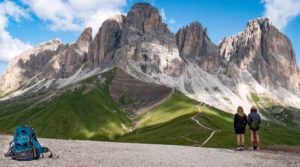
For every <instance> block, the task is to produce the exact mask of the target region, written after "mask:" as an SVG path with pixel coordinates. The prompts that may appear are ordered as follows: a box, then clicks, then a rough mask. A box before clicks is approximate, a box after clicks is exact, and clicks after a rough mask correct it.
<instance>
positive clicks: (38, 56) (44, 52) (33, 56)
mask: <svg viewBox="0 0 300 167" xmlns="http://www.w3.org/2000/svg"><path fill="white" fill-rule="evenodd" d="M60 47H62V43H61V42H60V41H58V40H52V41H49V42H46V43H43V44H41V45H39V46H37V47H34V48H31V49H28V50H26V51H24V52H23V53H21V54H20V55H19V56H17V57H15V58H14V59H13V60H12V61H11V62H10V64H9V66H8V69H7V71H6V72H5V74H4V75H3V76H2V77H1V83H0V84H1V90H2V91H5V90H15V89H17V88H19V87H20V86H22V85H23V84H24V83H26V82H28V81H29V80H30V79H32V78H33V77H34V76H36V75H38V74H39V73H40V72H41V71H44V67H45V66H46V65H47V63H48V62H49V61H50V60H51V59H52V57H53V56H54V55H55V54H56V53H57V50H58V49H59V48H60Z"/></svg>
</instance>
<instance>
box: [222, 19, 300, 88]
mask: <svg viewBox="0 0 300 167" xmlns="http://www.w3.org/2000/svg"><path fill="white" fill-rule="evenodd" d="M220 53H221V56H222V59H223V65H224V66H226V68H227V71H226V75H228V76H233V75H234V73H232V71H233V70H231V69H232V68H233V67H237V68H238V69H241V70H247V71H249V72H250V73H251V74H252V76H253V77H254V78H255V79H256V80H257V81H258V82H259V83H260V84H261V85H263V86H264V87H265V88H268V89H272V88H278V87H279V86H281V87H283V88H286V89H288V90H290V91H293V92H299V83H300V82H299V81H300V80H299V78H300V77H299V70H298V67H297V64H296V59H295V53H294V50H293V47H292V44H291V42H290V40H289V39H288V38H287V37H286V36H285V35H284V34H282V33H280V32H279V31H278V30H277V29H276V28H275V27H274V26H273V25H272V24H271V22H270V21H269V19H267V18H263V19H256V20H253V21H249V22H248V24H247V27H246V29H245V30H244V31H243V32H242V33H240V34H238V35H236V36H232V37H229V38H225V39H224V40H223V41H222V43H221V44H220Z"/></svg>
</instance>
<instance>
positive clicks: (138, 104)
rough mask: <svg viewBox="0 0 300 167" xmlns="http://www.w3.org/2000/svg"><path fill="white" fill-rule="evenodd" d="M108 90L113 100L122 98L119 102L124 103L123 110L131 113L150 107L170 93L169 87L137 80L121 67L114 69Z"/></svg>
mask: <svg viewBox="0 0 300 167" xmlns="http://www.w3.org/2000/svg"><path fill="white" fill-rule="evenodd" d="M109 91H110V94H111V96H112V97H113V99H114V100H115V101H117V102H120V101H122V100H123V101H122V102H120V103H124V104H125V106H124V107H125V111H127V112H132V113H135V112H136V111H140V110H141V109H144V108H148V107H151V106H153V105H155V104H157V103H159V102H160V101H161V100H163V99H165V98H166V97H168V96H169V95H170V94H171V93H172V89H171V88H167V87H165V86H161V85H157V84H153V83H145V82H143V81H139V80H137V79H135V78H133V77H132V76H130V75H128V74H127V73H126V72H124V71H123V70H121V69H116V72H115V78H114V79H113V81H112V84H111V86H110V89H109Z"/></svg>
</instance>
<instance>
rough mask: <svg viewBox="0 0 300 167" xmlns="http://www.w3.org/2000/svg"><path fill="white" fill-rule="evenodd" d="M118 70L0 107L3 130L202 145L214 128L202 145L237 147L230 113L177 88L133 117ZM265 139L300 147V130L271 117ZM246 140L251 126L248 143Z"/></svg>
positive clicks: (264, 125) (269, 142)
mask: <svg viewBox="0 0 300 167" xmlns="http://www.w3.org/2000/svg"><path fill="white" fill-rule="evenodd" d="M114 73H115V71H114V70H112V71H109V72H106V73H104V74H101V75H97V76H93V77H91V78H89V79H86V80H84V81H82V82H80V83H79V84H76V85H73V86H70V87H68V88H65V89H63V90H61V91H60V94H59V95H56V96H55V97H54V98H53V99H52V100H49V101H41V102H39V103H37V101H36V100H34V101H33V100H32V99H30V98H28V99H24V100H22V101H20V100H19V101H17V102H11V103H9V104H6V105H1V106H0V131H1V132H4V133H13V130H14V128H15V127H16V126H18V125H30V126H32V127H33V128H34V129H35V130H36V132H37V134H38V136H40V137H49V138H65V139H69V138H71V139H88V140H109V141H116V142H135V143H157V144H178V145H197V146H199V145H202V144H203V143H204V141H206V140H207V138H208V137H209V136H210V135H211V134H212V132H213V131H214V130H220V131H218V132H215V133H214V135H213V136H212V138H211V139H210V140H209V141H208V142H207V143H206V144H205V145H204V146H206V147H224V148H232V147H235V135H234V132H233V125H232V122H233V115H232V114H229V113H226V112H223V111H220V110H217V109H215V108H212V107H210V106H207V105H205V104H203V103H199V102H197V101H194V100H192V99H189V98H188V97H186V96H184V95H182V94H181V93H179V92H176V91H175V93H174V94H173V95H172V96H171V97H170V98H169V99H168V100H166V101H165V102H163V103H162V104H160V105H159V106H157V107H155V108H153V109H152V110H151V111H150V112H147V113H145V114H143V115H140V116H138V117H136V118H135V119H133V120H132V119H129V115H127V114H126V113H125V112H124V111H123V110H124V105H126V104H125V103H124V100H122V98H121V99H120V100H119V102H115V101H114V100H113V99H112V97H111V96H110V94H109V86H110V83H111V81H112V79H113V77H114V76H115V74H114ZM43 98H45V97H44V96H41V98H40V99H39V100H42V99H43ZM32 104H35V105H32ZM192 118H193V119H192ZM196 120H197V121H198V122H199V123H200V124H201V126H200V125H199V124H198V123H197V122H196ZM261 138H262V147H267V146H274V145H300V130H299V128H295V127H293V126H291V125H290V124H283V123H282V122H280V121H278V119H270V121H269V122H267V121H263V123H262V127H261ZM248 139H249V132H248V130H247V134H246V143H247V144H248V143H249V140H248ZM248 146H249V145H248Z"/></svg>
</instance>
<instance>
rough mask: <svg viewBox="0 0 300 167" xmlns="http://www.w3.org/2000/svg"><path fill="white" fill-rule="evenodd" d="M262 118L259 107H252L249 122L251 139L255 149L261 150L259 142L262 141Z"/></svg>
mask: <svg viewBox="0 0 300 167" xmlns="http://www.w3.org/2000/svg"><path fill="white" fill-rule="evenodd" d="M260 122H261V119H260V116H259V114H258V113H257V109H256V108H255V107H252V108H251V110H250V114H249V115H248V123H249V126H250V137H251V138H250V140H251V145H252V147H253V150H259V143H260V137H259V125H260Z"/></svg>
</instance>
